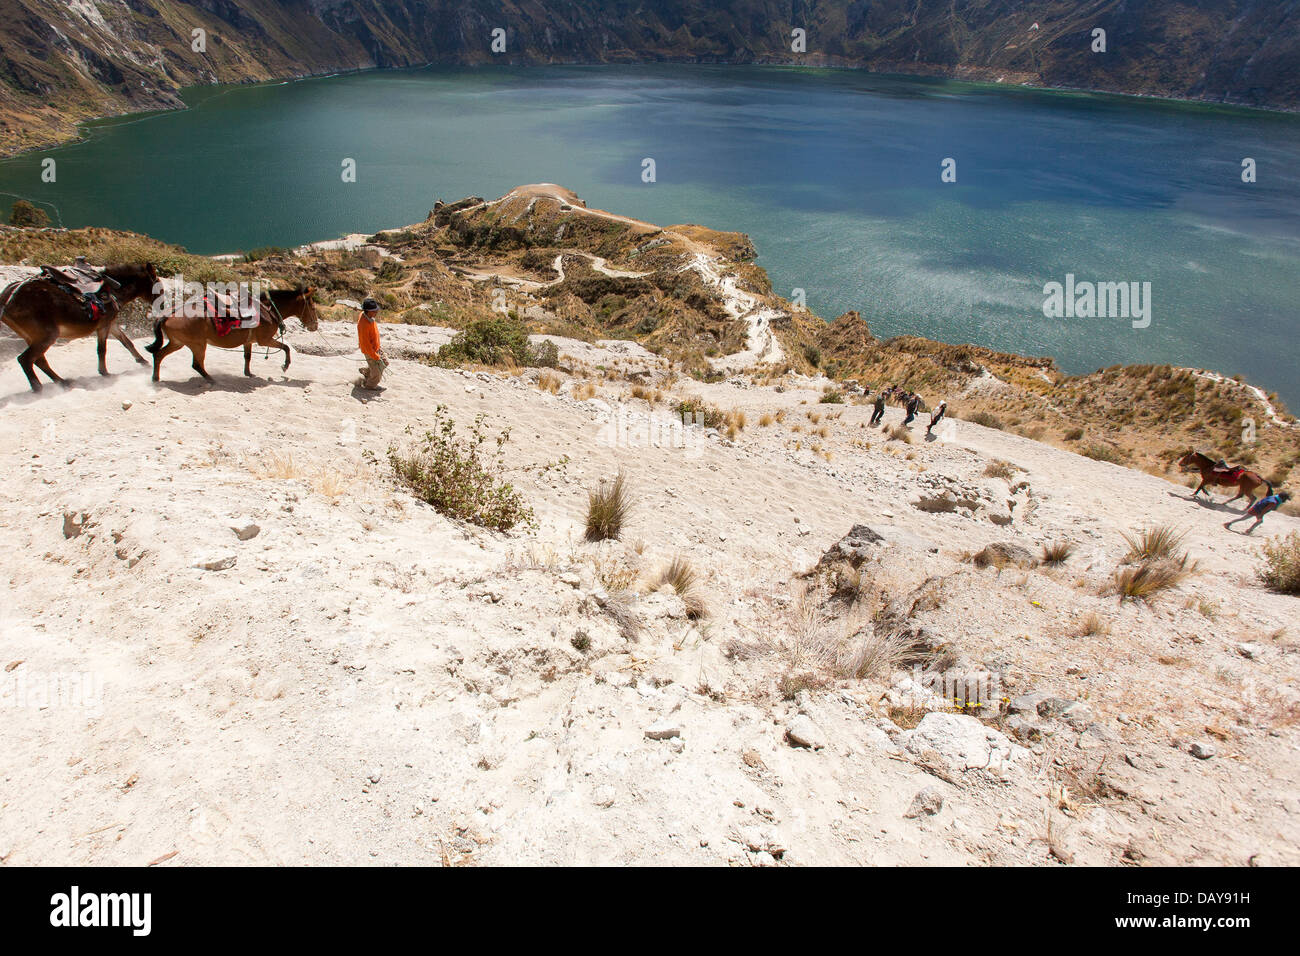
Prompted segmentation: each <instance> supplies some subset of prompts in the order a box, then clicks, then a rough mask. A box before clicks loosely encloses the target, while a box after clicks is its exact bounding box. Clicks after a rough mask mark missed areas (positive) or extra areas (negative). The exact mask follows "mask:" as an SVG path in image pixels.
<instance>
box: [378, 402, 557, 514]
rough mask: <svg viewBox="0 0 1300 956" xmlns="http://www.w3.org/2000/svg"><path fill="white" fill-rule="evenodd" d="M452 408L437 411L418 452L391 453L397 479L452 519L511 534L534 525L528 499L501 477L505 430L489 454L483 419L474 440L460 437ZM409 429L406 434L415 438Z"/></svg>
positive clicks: (507, 435)
mask: <svg viewBox="0 0 1300 956" xmlns="http://www.w3.org/2000/svg"><path fill="white" fill-rule="evenodd" d="M446 411H447V407H446V406H445V405H439V406H438V407H437V408H436V409H435V410H434V419H433V428H432V429H431V430H429V431H427V432H425V433H424V438H423V440H422V441H420V442H419V443H418V444H417V445H416V446H415V447H414V448H412V449H410V450H408V451H405V452H403V451H400V450H399V449H398V448H397V446H396V445H390V446H389V448H388V462H389V465H390V466H391V467H392V469H393V474H394V475H395V476H396V477H397V479H398V480H399V481H400V482H401V483H402V484H404V485H406V487H408V488H410V489H411V491H412V492H413V493H414V494H415V496H416V497H418V498H419V499H420V500H421V501H424V502H426V503H427V504H430V505H433V507H435V508H436V509H438V511H440V512H441V513H443V514H445V515H447V516H448V517H451V518H456V519H458V520H461V521H468V522H470V523H471V524H476V525H480V526H481V527H484V528H491V529H492V530H494V531H509V530H510V529H511V528H513V527H514V526H515V525H517V524H520V523H523V524H525V525H529V526H531V525H534V524H535V523H536V522H535V519H534V516H533V510H532V509H531V508H529V507H528V506H527V505H526V504H525V503H524V500H523V496H522V495H521V494H520V493H519V492H518V491H517V490H516V489H515V487H514V486H513V485H512V484H510V483H509V482H508V481H505V480H504V479H503V478H502V477H500V476H501V473H502V471H503V470H504V459H505V444H506V442H507V441H509V439H510V430H509V429H506V430H505V431H503V432H501V433H500V434H499V435H498V436H497V437H496V450H495V451H494V452H492V451H488V450H485V449H484V448H483V446H484V444H485V443H486V442H487V441H488V436H487V434H486V432H485V431H484V430H483V416H482V415H479V416H478V417H477V418H475V419H474V425H473V427H472V428H471V429H470V433H469V436H468V437H466V438H462V437H460V436H458V435H457V434H456V423H455V422H454V421H453V420H452V419H450V418H448V417H446ZM410 431H411V430H410V428H409V427H408V428H407V433H408V434H410Z"/></svg>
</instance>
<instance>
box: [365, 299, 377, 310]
mask: <svg viewBox="0 0 1300 956" xmlns="http://www.w3.org/2000/svg"><path fill="white" fill-rule="evenodd" d="M361 311H362V312H378V311H379V303H378V302H376V301H375V300H374V299H366V301H365V302H362V303H361Z"/></svg>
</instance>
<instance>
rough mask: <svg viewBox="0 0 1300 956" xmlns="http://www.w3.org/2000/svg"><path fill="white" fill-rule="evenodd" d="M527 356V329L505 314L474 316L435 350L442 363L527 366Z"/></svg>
mask: <svg viewBox="0 0 1300 956" xmlns="http://www.w3.org/2000/svg"><path fill="white" fill-rule="evenodd" d="M530 358H531V351H530V349H529V347H528V331H527V330H526V329H525V328H524V326H523V324H522V323H520V322H516V321H514V320H513V319H510V318H509V317H508V316H504V315H491V316H486V317H484V318H480V319H475V320H474V321H472V322H470V324H469V325H467V326H465V328H464V329H463V330H461V331H460V332H457V333H456V336H455V338H453V339H452V340H451V341H450V342H448V343H447V344H446V345H444V346H443V347H442V348H440V349H438V363H439V364H441V365H459V364H461V363H464V362H476V363H478V364H480V365H527V364H528V361H529V359H530Z"/></svg>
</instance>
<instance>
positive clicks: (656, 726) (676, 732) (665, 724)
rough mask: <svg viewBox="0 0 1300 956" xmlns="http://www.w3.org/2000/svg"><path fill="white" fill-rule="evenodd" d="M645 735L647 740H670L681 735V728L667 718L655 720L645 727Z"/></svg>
mask: <svg viewBox="0 0 1300 956" xmlns="http://www.w3.org/2000/svg"><path fill="white" fill-rule="evenodd" d="M645 735H646V737H647V739H649V740H671V739H672V738H673V737H680V736H681V735H682V728H681V725H680V724H675V723H673V722H672V721H670V720H668V719H667V718H663V719H660V720H656V721H655V722H654V723H653V724H651V725H650V726H649V727H647V728H646V729H645Z"/></svg>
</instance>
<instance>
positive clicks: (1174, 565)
mask: <svg viewBox="0 0 1300 956" xmlns="http://www.w3.org/2000/svg"><path fill="white" fill-rule="evenodd" d="M1195 571H1196V562H1195V561H1193V560H1192V559H1191V558H1189V557H1188V556H1187V555H1186V554H1182V555H1179V556H1178V557H1177V558H1155V559H1152V560H1149V561H1143V562H1142V563H1141V564H1137V565H1132V566H1130V567H1127V568H1121V569H1120V570H1118V571H1116V572H1115V585H1114V588H1115V592H1116V593H1117V594H1119V599H1120V600H1121V601H1123V600H1124V599H1125V598H1130V599H1132V600H1135V601H1148V602H1150V601H1151V600H1152V599H1153V598H1154V597H1155V596H1156V595H1158V594H1159V593H1160V592H1161V591H1165V590H1168V589H1170V588H1175V587H1177V586H1178V585H1179V584H1181V583H1182V582H1183V580H1184V579H1185V578H1187V577H1188V576H1189V575H1191V574H1192V573H1194V572H1195Z"/></svg>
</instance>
